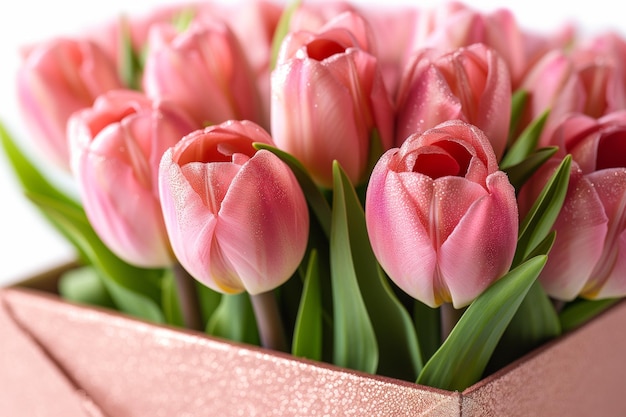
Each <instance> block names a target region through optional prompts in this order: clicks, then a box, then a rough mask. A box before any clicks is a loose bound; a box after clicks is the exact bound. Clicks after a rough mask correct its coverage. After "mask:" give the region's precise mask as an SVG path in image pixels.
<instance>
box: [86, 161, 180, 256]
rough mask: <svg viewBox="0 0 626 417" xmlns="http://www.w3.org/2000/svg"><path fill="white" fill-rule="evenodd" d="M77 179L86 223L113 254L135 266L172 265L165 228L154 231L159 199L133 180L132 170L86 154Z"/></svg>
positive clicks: (121, 162) (160, 215) (159, 222)
mask: <svg viewBox="0 0 626 417" xmlns="http://www.w3.org/2000/svg"><path fill="white" fill-rule="evenodd" d="M76 175H78V176H79V177H80V178H81V183H80V189H81V197H82V200H83V204H84V207H85V212H86V214H87V216H88V218H89V221H90V223H91V224H92V225H93V227H94V230H96V231H97V233H98V235H99V236H100V237H101V239H102V240H103V241H104V242H105V243H106V244H107V246H108V247H109V248H110V249H111V250H112V251H113V252H115V253H116V254H117V255H118V256H119V257H120V258H122V259H124V260H126V261H128V262H130V263H132V264H134V265H138V266H147V267H155V266H165V265H169V264H170V263H171V254H170V248H169V243H168V239H167V236H165V234H164V228H163V227H162V226H161V227H155V225H162V224H163V218H162V214H161V210H160V205H159V202H158V199H157V198H156V196H155V195H154V194H153V191H152V189H151V188H145V187H143V186H142V185H141V184H140V183H139V182H137V181H136V180H135V173H134V171H133V170H132V169H131V167H129V166H128V165H127V164H125V163H124V162H123V161H120V160H119V159H117V158H105V157H103V156H101V155H99V154H95V153H92V152H89V151H88V152H87V153H85V154H83V157H82V159H81V163H80V164H79V171H78V172H76ZM120 184H124V187H123V188H120V187H119V185H120ZM129 196H132V198H131V197H129ZM149 202H152V203H149Z"/></svg>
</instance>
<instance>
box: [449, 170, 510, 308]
mask: <svg viewBox="0 0 626 417" xmlns="http://www.w3.org/2000/svg"><path fill="white" fill-rule="evenodd" d="M461 180H462V179H461ZM487 187H488V194H487V195H485V196H483V197H482V198H480V199H478V200H474V201H475V202H474V204H472V205H471V206H470V207H469V209H468V210H467V212H466V213H465V215H464V216H463V218H462V219H461V220H460V222H459V223H458V225H457V226H456V228H455V229H454V231H453V232H452V233H451V234H450V236H449V237H448V238H447V239H446V241H445V242H444V243H443V244H442V245H441V248H440V250H439V252H438V254H439V259H438V262H439V271H440V274H441V277H442V280H443V281H444V282H445V285H446V286H447V287H448V290H449V292H450V297H451V301H452V303H453V305H454V307H455V308H460V307H464V306H466V305H467V304H469V303H470V302H471V301H472V300H473V299H474V298H476V297H477V296H478V295H479V294H480V293H482V291H484V290H485V288H487V287H488V286H489V285H490V284H491V283H492V282H493V277H495V278H499V277H501V276H502V275H504V274H505V273H506V272H507V271H508V269H509V267H510V266H511V261H512V260H513V255H514V253H515V242H516V240H517V228H518V222H519V220H518V215H517V202H516V200H515V190H514V189H513V186H512V185H511V184H510V183H509V181H508V178H507V177H506V174H504V173H503V172H500V171H498V172H496V173H494V174H492V175H490V176H488V177H487ZM464 188H465V187H459V188H458V191H457V190H456V189H455V188H454V186H452V187H451V188H448V189H447V191H448V194H451V192H452V190H454V192H453V193H452V195H451V196H450V206H448V207H447V210H448V211H450V212H452V213H453V212H454V211H453V210H450V209H451V207H452V203H453V202H454V201H464V200H465V199H466V198H465V197H463V189H464ZM459 192H461V194H458V193H459ZM470 192H471V191H470ZM446 214H447V213H446ZM444 224H445V223H444ZM494 254H497V255H494ZM477 260H481V261H480V262H479V261H477Z"/></svg>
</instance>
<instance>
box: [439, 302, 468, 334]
mask: <svg viewBox="0 0 626 417" xmlns="http://www.w3.org/2000/svg"><path fill="white" fill-rule="evenodd" d="M439 311H440V314H441V343H443V342H445V341H446V339H447V338H448V335H450V332H452V329H454V326H456V323H457V322H458V321H459V319H460V318H461V316H462V315H463V311H464V310H463V309H460V310H457V309H455V308H454V307H453V306H452V304H450V303H443V304H442V305H441V307H439Z"/></svg>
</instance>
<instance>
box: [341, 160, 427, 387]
mask: <svg viewBox="0 0 626 417" xmlns="http://www.w3.org/2000/svg"><path fill="white" fill-rule="evenodd" d="M333 169H334V176H335V184H334V185H335V186H334V193H335V194H334V195H335V202H334V204H333V220H335V219H336V220H337V222H338V224H339V225H341V227H342V228H345V227H347V230H344V231H343V232H342V233H346V232H347V236H343V237H342V238H347V239H348V242H341V244H342V245H346V244H347V245H349V247H348V248H345V249H344V250H346V251H349V257H345V258H343V260H345V261H346V262H353V261H355V262H353V265H351V266H350V267H351V268H352V269H353V271H354V273H355V274H356V279H357V283H358V287H359V290H360V293H361V295H362V297H363V301H364V303H365V307H366V309H367V312H368V315H369V318H370V321H371V323H372V326H373V329H374V334H375V336H376V341H377V345H378V350H379V353H380V355H379V363H378V368H377V373H378V374H380V375H385V376H391V377H394V378H399V379H404V380H409V381H414V380H415V378H416V377H417V374H418V373H419V371H420V370H421V367H422V362H421V353H420V349H419V344H418V342H417V336H416V333H415V327H414V325H413V321H412V319H411V316H410V315H409V313H408V311H407V310H406V309H405V308H404V306H403V305H402V304H401V303H400V301H399V300H398V299H397V297H396V295H395V293H394V292H393V290H392V289H391V287H390V285H389V282H388V280H387V277H386V275H385V274H384V273H383V271H382V269H381V268H380V265H379V264H378V261H377V260H376V257H375V256H374V252H373V250H372V247H371V245H370V242H369V236H368V234H367V227H366V224H365V213H364V212H363V207H362V206H361V203H360V201H359V198H358V196H357V194H356V192H355V190H354V187H353V185H352V184H351V183H350V180H349V179H348V177H347V176H346V174H345V172H344V171H343V170H342V169H341V167H340V166H339V164H338V163H335V164H334V167H333ZM344 223H345V225H344ZM333 224H335V223H333ZM336 243H337V242H336V241H332V240H331V256H332V253H333V250H334V249H335V248H334V247H333V245H334V244H336ZM345 268H346V269H348V268H349V267H348V266H346V267H345Z"/></svg>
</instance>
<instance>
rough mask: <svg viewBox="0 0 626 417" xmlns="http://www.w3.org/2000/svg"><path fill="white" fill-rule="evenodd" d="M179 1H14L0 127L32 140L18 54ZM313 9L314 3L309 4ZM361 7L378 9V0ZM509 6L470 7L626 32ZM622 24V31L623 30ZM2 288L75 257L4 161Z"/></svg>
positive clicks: (492, 1) (561, 13)
mask: <svg viewBox="0 0 626 417" xmlns="http://www.w3.org/2000/svg"><path fill="white" fill-rule="evenodd" d="M173 1H175V0H151V1H150V0H132V1H128V0H107V1H97V2H91V1H77V0H55V1H48V0H10V1H3V2H2V5H0V16H1V17H2V19H1V20H2V22H1V24H0V120H2V122H3V123H4V124H5V126H7V127H8V129H9V131H10V132H12V133H13V134H14V135H15V136H16V137H18V138H20V139H21V138H24V140H26V133H25V131H24V125H23V124H22V120H21V118H20V116H19V113H18V112H17V109H16V102H15V91H14V85H13V79H14V73H15V71H16V68H17V66H18V63H19V53H18V50H19V47H20V46H22V45H25V44H27V43H30V42H36V41H38V40H42V39H45V38H47V37H49V36H54V35H59V34H72V33H78V32H80V30H81V29H83V28H87V27H89V26H91V25H93V24H97V23H99V22H103V21H104V20H105V19H110V18H115V16H117V15H118V14H119V13H121V12H127V13H140V12H141V11H143V10H146V9H148V8H150V7H155V6H157V5H159V4H170V3H172V2H173ZM309 1H310V0H309ZM354 3H355V4H356V3H361V4H365V3H368V4H375V5H377V4H378V3H379V2H376V1H372V0H369V1H368V0H354ZM402 3H406V4H419V5H420V6H430V5H433V4H436V3H437V2H435V1H427V0H426V1H425V0H422V1H419V0H385V1H384V2H381V4H386V5H393V4H402ZM508 3H509V4H507V2H506V1H503V0H502V1H496V0H474V1H468V2H467V4H470V5H471V6H472V7H475V8H477V9H481V10H485V11H489V10H493V9H495V8H498V7H508V8H510V9H511V10H512V11H513V12H514V13H515V14H516V16H517V19H518V21H519V22H520V24H521V25H522V26H523V27H526V28H529V29H536V30H539V31H546V30H551V29H555V28H557V27H559V26H560V25H561V24H564V23H565V22H566V21H572V22H574V23H576V24H577V25H578V26H579V27H580V28H581V29H582V30H583V32H584V33H597V32H600V31H604V30H607V29H609V28H611V29H616V30H619V31H621V32H626V23H621V22H620V20H622V19H623V14H622V13H621V11H619V12H618V11H617V10H615V6H611V4H613V5H615V4H616V3H615V2H612V3H609V1H608V0H594V1H591V2H567V3H566V4H567V8H563V7H562V4H563V3H561V4H558V2H550V1H528V0H527V1H524V2H515V3H513V5H511V4H510V3H512V2H508ZM620 24H621V26H620ZM0 207H1V209H0V286H1V285H6V284H9V283H12V282H15V281H18V280H20V279H22V278H24V277H26V276H29V275H31V274H33V273H36V272H39V271H42V270H45V269H47V268H49V267H51V266H54V265H57V264H60V263H63V262H64V261H67V260H70V259H72V257H73V251H72V249H71V248H70V247H69V246H68V245H67V244H66V243H65V241H64V240H63V239H62V238H61V237H60V236H58V235H57V234H56V232H54V231H53V230H52V229H51V228H50V227H49V226H48V225H47V223H45V222H44V221H43V220H42V218H41V217H40V215H39V213H38V212H37V211H36V210H35V209H34V208H33V207H32V206H31V205H30V204H29V203H28V202H27V201H26V200H25V199H24V197H23V196H22V195H21V193H20V189H19V187H18V185H17V183H16V181H15V180H14V178H13V174H12V173H11V172H10V170H9V169H8V167H7V164H6V161H5V159H4V155H3V154H0Z"/></svg>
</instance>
